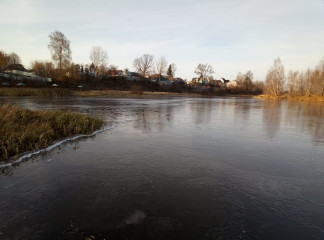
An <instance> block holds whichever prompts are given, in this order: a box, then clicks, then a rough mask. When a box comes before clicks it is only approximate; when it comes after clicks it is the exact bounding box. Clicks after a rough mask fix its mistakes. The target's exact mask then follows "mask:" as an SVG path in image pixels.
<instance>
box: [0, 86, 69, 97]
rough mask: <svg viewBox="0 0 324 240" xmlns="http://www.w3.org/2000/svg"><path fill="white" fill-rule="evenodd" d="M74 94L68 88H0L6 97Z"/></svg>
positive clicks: (2, 94) (0, 93) (1, 94)
mask: <svg viewBox="0 0 324 240" xmlns="http://www.w3.org/2000/svg"><path fill="white" fill-rule="evenodd" d="M72 94H73V93H72V91H71V90H69V89H66V88H0V96H4V97H23V96H26V97H27V96H28V97H29V96H30V97H37V96H38V97H64V96H72Z"/></svg>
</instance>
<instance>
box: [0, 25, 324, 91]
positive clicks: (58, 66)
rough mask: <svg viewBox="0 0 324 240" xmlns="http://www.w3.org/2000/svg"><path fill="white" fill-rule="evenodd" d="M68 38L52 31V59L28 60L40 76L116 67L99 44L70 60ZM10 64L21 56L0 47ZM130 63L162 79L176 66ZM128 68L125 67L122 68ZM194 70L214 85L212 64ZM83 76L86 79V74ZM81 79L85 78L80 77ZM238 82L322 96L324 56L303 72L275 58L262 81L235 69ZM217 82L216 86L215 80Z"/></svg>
mask: <svg viewBox="0 0 324 240" xmlns="http://www.w3.org/2000/svg"><path fill="white" fill-rule="evenodd" d="M70 44H71V43H70V41H69V40H68V39H67V38H66V36H65V35H64V34H63V33H62V32H60V31H54V32H52V33H50V34H49V44H48V49H49V50H50V52H51V57H52V61H41V60H35V61H33V62H32V63H31V68H32V70H33V72H34V73H35V74H36V75H38V76H41V77H47V78H52V79H53V80H54V81H57V82H61V83H64V84H63V85H66V86H67V85H69V84H68V83H71V82H72V83H73V82H74V83H77V82H79V81H82V78H83V77H82V74H80V73H84V75H86V76H88V75H87V74H90V75H91V78H90V80H92V82H93V86H96V83H97V82H98V81H100V80H101V79H102V77H104V76H107V75H109V72H110V73H111V72H112V71H116V70H117V69H118V66H116V65H113V64H110V65H108V62H109V58H108V54H107V51H106V50H104V49H103V48H102V47H100V46H94V47H92V49H91V51H90V55H89V59H90V61H91V63H90V64H86V65H83V64H75V63H73V62H72V51H71V48H70ZM11 64H21V59H20V57H19V56H18V55H17V54H16V53H9V54H8V53H6V52H4V51H0V69H2V68H5V67H6V66H8V65H11ZM133 67H134V68H135V69H136V71H137V72H138V73H139V74H140V75H141V76H142V77H143V78H149V77H150V76H152V75H155V76H157V77H158V79H161V78H163V77H166V78H167V79H170V80H174V79H175V73H176V71H177V66H176V64H175V63H171V64H169V63H168V62H167V60H166V58H165V57H164V56H161V57H159V58H158V59H155V58H154V56H153V55H150V54H144V55H142V56H140V57H137V58H135V59H134V61H133ZM124 71H125V72H128V69H127V68H126V69H124ZM194 73H195V74H196V75H197V76H198V77H199V79H200V80H202V81H203V82H204V83H205V84H206V86H209V87H213V86H215V83H217V81H219V80H216V79H214V77H213V74H214V73H215V70H214V68H213V67H212V66H211V65H210V64H208V63H205V64H202V63H199V64H198V65H197V67H196V68H195V70H194ZM86 79H88V78H87V77H86ZM83 80H84V79H83ZM235 80H236V83H237V85H234V87H231V89H230V91H231V92H232V93H262V91H263V90H264V91H265V93H267V94H269V95H274V96H279V95H281V94H284V93H288V94H290V95H294V96H296V95H298V96H307V97H309V96H312V95H320V96H324V58H323V60H321V61H320V62H319V64H318V65H317V66H316V67H315V68H314V69H308V70H307V71H305V72H301V71H289V72H288V75H287V76H286V75H285V69H284V66H283V64H282V62H281V60H280V58H277V59H275V61H274V63H273V65H272V66H271V67H270V68H269V70H268V73H267V75H266V79H265V82H262V81H255V80H254V76H253V72H252V71H250V70H249V71H247V72H246V73H245V74H242V73H238V75H237V77H236V79H235ZM216 86H218V85H217V84H216Z"/></svg>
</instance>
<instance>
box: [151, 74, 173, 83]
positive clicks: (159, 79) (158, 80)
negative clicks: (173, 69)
mask: <svg viewBox="0 0 324 240" xmlns="http://www.w3.org/2000/svg"><path fill="white" fill-rule="evenodd" d="M151 81H152V82H156V83H158V84H159V85H171V84H172V81H171V80H169V79H167V78H165V77H164V76H162V75H160V74H154V75H152V76H151Z"/></svg>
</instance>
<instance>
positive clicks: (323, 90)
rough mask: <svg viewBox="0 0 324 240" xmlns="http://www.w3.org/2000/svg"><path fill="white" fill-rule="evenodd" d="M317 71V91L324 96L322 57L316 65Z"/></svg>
mask: <svg viewBox="0 0 324 240" xmlns="http://www.w3.org/2000/svg"><path fill="white" fill-rule="evenodd" d="M316 68H317V69H318V71H319V76H318V88H319V90H320V91H319V93H320V95H321V96H324V58H323V59H322V60H321V61H320V63H319V64H318V66H317V67H316Z"/></svg>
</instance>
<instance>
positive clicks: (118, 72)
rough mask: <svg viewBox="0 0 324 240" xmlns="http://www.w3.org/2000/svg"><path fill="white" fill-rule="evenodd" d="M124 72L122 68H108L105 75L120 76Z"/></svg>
mask: <svg viewBox="0 0 324 240" xmlns="http://www.w3.org/2000/svg"><path fill="white" fill-rule="evenodd" d="M123 74H124V72H123V71H122V70H117V69H109V70H108V71H107V75H108V76H110V77H118V76H122V75H123Z"/></svg>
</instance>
